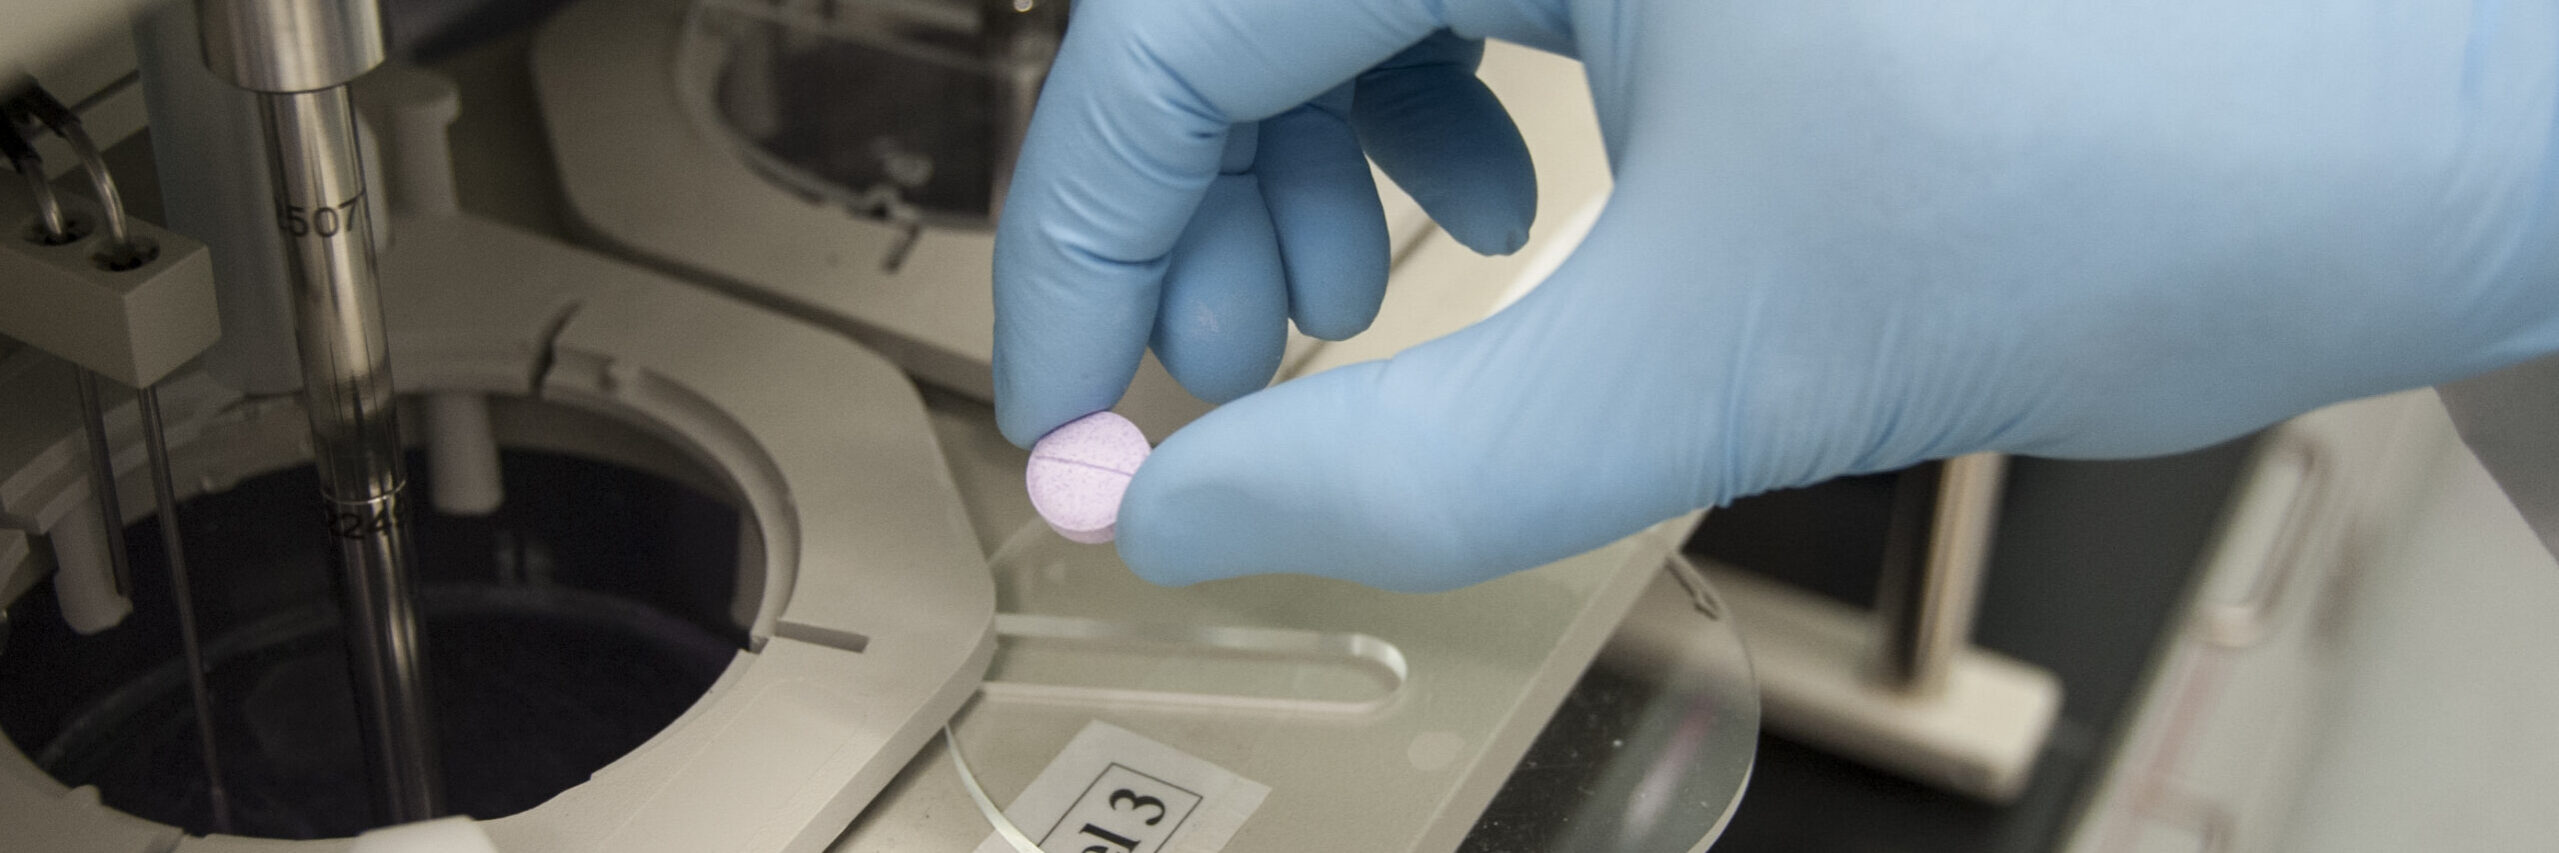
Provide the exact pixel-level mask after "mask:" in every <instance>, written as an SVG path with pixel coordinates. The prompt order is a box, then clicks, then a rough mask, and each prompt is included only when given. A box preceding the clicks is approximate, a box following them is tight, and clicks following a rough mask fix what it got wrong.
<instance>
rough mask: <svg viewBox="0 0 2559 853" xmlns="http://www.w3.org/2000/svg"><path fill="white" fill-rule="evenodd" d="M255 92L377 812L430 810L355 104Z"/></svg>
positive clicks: (411, 815)
mask: <svg viewBox="0 0 2559 853" xmlns="http://www.w3.org/2000/svg"><path fill="white" fill-rule="evenodd" d="M258 100H259V113H260V115H261V116H262V118H263V119H264V121H265V124H266V132H267V139H268V143H269V146H268V147H269V149H270V150H271V151H272V152H273V153H274V157H275V160H274V162H275V166H276V169H275V174H276V210H275V215H276V224H277V227H278V228H280V229H282V230H283V232H284V235H285V238H286V257H287V261H288V262H289V268H290V269H291V270H292V272H293V300H294V326H295V329H294V333H295V339H296V342H297V344H298V346H299V349H300V350H301V360H302V375H303V389H302V400H303V407H304V409H305V410H306V412H307V414H308V415H309V417H310V422H311V437H312V445H313V454H314V458H313V463H314V465H315V466H316V467H317V468H318V470H319V474H320V489H321V495H322V497H323V498H324V500H325V502H326V505H327V513H328V526H329V531H330V534H331V535H332V536H334V537H336V539H337V542H338V556H339V563H340V565H339V569H340V572H339V587H340V590H341V594H342V596H343V602H344V607H343V609H344V611H345V613H344V616H345V627H346V640H347V645H348V653H349V657H350V658H351V667H352V670H353V675H354V677H355V685H356V698H357V703H358V705H359V706H360V709H359V710H360V712H361V715H362V720H361V722H362V724H363V731H364V734H365V742H366V748H367V752H368V756H369V758H370V759H371V763H372V765H373V770H374V772H373V776H374V779H375V782H376V784H377V785H378V787H379V791H378V792H377V793H378V794H379V797H378V799H379V802H380V806H381V808H382V810H383V814H382V816H383V817H384V818H385V819H387V820H388V821H389V822H392V823H408V822H412V821H418V820H425V819H427V818H431V817H434V816H436V815H437V814H438V813H439V812H440V811H441V806H442V796H441V791H440V788H441V776H440V773H439V772H438V769H437V763H438V761H437V756H436V750H435V739H434V735H435V727H434V725H433V720H432V718H431V708H432V706H431V705H430V703H429V702H428V699H427V686H426V676H425V671H426V664H425V660H424V657H425V654H424V651H423V643H422V642H421V632H420V629H419V624H418V614H417V607H416V594H415V592H414V590H413V589H412V586H413V583H414V581H413V577H414V571H413V563H414V556H413V553H412V551H413V549H412V546H411V543H410V541H409V531H408V520H407V517H406V513H405V511H404V510H405V504H404V502H403V501H402V498H401V493H402V491H403V490H404V489H405V488H406V486H407V483H408V473H407V471H406V470H405V467H404V466H403V464H402V460H401V443H400V432H399V425H398V423H397V422H396V421H394V419H393V411H392V402H393V397H392V387H391V370H390V346H389V343H388V339H387V338H386V337H385V334H384V332H383V322H382V306H381V301H380V296H381V294H380V292H379V288H378V285H377V282H376V280H375V270H374V259H373V244H372V240H371V231H372V228H373V223H372V221H371V219H370V218H369V217H368V216H366V215H365V205H364V194H365V186H364V170H363V168H362V164H361V162H360V161H359V155H358V150H357V147H356V127H355V116H354V105H353V104H352V102H351V101H350V99H349V98H348V95H347V90H346V88H345V87H344V86H337V87H332V88H327V89H321V90H317V91H310V92H293V93H262V94H260V95H259V99H258Z"/></svg>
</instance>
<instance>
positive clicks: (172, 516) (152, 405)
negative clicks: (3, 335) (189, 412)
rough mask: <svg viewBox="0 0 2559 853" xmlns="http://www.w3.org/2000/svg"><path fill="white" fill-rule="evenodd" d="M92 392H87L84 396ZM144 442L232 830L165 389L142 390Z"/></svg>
mask: <svg viewBox="0 0 2559 853" xmlns="http://www.w3.org/2000/svg"><path fill="white" fill-rule="evenodd" d="M82 396H87V395H85V394H84V395H82ZM141 401H142V446H143V449H145V450H147V451H149V452H150V454H151V497H152V498H153V499H154V500H156V501H158V502H159V504H160V547H161V549H162V551H164V552H165V553H166V559H167V560H168V562H169V592H170V596H169V597H170V599H171V600H174V601H176V602H177V605H178V643H179V648H180V649H182V650H183V651H184V652H185V653H186V660H187V696H188V698H189V699H192V700H194V702H195V734H196V746H197V749H198V751H199V752H200V753H201V754H202V755H203V757H204V780H205V794H206V796H207V797H208V798H210V799H211V800H212V802H213V828H214V829H215V830H217V831H220V832H223V833H226V834H227V833H230V832H231V831H232V825H231V792H230V789H229V788H228V787H227V786H225V785H223V784H222V756H221V753H220V751H219V750H217V749H215V747H214V742H213V689H212V688H211V687H208V686H206V684H205V680H204V679H205V672H204V642H203V634H201V633H200V632H199V629H198V628H197V627H196V621H195V592H194V590H195V587H194V584H193V583H191V582H190V581H188V579H187V550H186V544H185V542H184V541H182V538H183V537H181V536H179V535H178V534H179V531H178V491H177V489H176V488H175V487H173V486H171V485H170V483H169V438H168V434H167V433H166V432H164V431H163V430H162V428H161V423H162V422H161V420H160V391H159V389H158V388H156V387H145V388H143V389H142V394H141Z"/></svg>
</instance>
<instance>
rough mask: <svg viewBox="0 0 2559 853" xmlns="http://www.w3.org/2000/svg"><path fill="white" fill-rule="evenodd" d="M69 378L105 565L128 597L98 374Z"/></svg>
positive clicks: (119, 504)
mask: <svg viewBox="0 0 2559 853" xmlns="http://www.w3.org/2000/svg"><path fill="white" fill-rule="evenodd" d="M72 376H73V380H74V382H73V384H74V385H76V386H78V387H79V389H80V433H81V435H82V436H83V437H85V438H87V439H88V445H89V497H90V499H91V500H93V501H95V502H96V503H97V505H98V519H99V520H100V521H101V522H102V523H103V525H104V527H105V530H103V531H101V532H102V533H103V534H104V535H105V537H106V540H107V563H108V565H111V566H113V567H115V588H116V594H117V595H121V596H125V597H127V598H131V597H133V562H132V558H131V557H130V556H129V555H127V554H126V553H125V548H124V502H123V501H122V500H119V499H118V498H117V497H116V463H115V454H114V451H113V449H112V447H111V446H110V445H109V444H107V412H106V404H105V402H104V401H103V400H101V399H100V397H99V395H98V374H96V373H92V372H90V371H89V370H88V369H87V368H81V369H79V370H76V371H73V372H72ZM163 509H166V508H165V507H163Z"/></svg>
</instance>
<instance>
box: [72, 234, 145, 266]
mask: <svg viewBox="0 0 2559 853" xmlns="http://www.w3.org/2000/svg"><path fill="white" fill-rule="evenodd" d="M159 258H160V244H158V243H154V242H151V238H148V237H135V238H133V242H131V243H128V244H125V245H122V246H108V247H106V248H104V249H100V250H99V251H98V253H97V254H94V255H90V256H89V263H92V264H96V265H97V266H98V268H99V269H102V270H106V271H108V272H124V271H126V270H130V269H135V268H137V267H140V266H142V265H144V264H148V263H150V262H152V261H155V260H158V259H159Z"/></svg>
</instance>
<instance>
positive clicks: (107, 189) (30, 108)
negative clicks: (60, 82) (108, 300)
mask: <svg viewBox="0 0 2559 853" xmlns="http://www.w3.org/2000/svg"><path fill="white" fill-rule="evenodd" d="M22 102H23V103H24V105H25V109H26V111H27V115H29V116H32V117H34V118H35V120H36V121H37V122H40V123H42V124H43V125H44V126H45V127H48V128H51V129H52V130H53V133H54V135H55V136H59V137H62V141H64V142H67V143H70V145H71V153H72V154H73V155H74V156H77V157H79V158H80V168H81V169H82V170H83V171H86V172H88V173H89V185H90V186H91V187H93V188H95V191H96V192H97V194H98V208H99V210H101V211H103V212H104V214H105V218H106V220H107V222H106V225H107V250H108V251H109V252H111V253H117V254H123V253H129V252H131V251H132V250H133V239H132V231H131V229H129V228H128V227H127V226H126V224H125V218H124V196H123V195H122V194H120V193H117V192H116V179H115V175H113V174H111V173H109V172H108V171H107V158H106V155H105V154H103V153H100V152H99V151H98V143H97V142H96V141H95V140H92V139H90V138H89V131H88V129H87V128H84V127H81V126H80V114H79V113H76V112H73V111H72V110H71V108H70V107H66V106H63V105H62V102H61V101H59V100H56V99H55V98H54V97H53V93H51V92H47V91H45V90H44V87H42V86H36V87H33V88H30V89H28V90H27V92H26V94H25V96H24V97H23V101H22ZM57 233H58V232H57Z"/></svg>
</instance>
